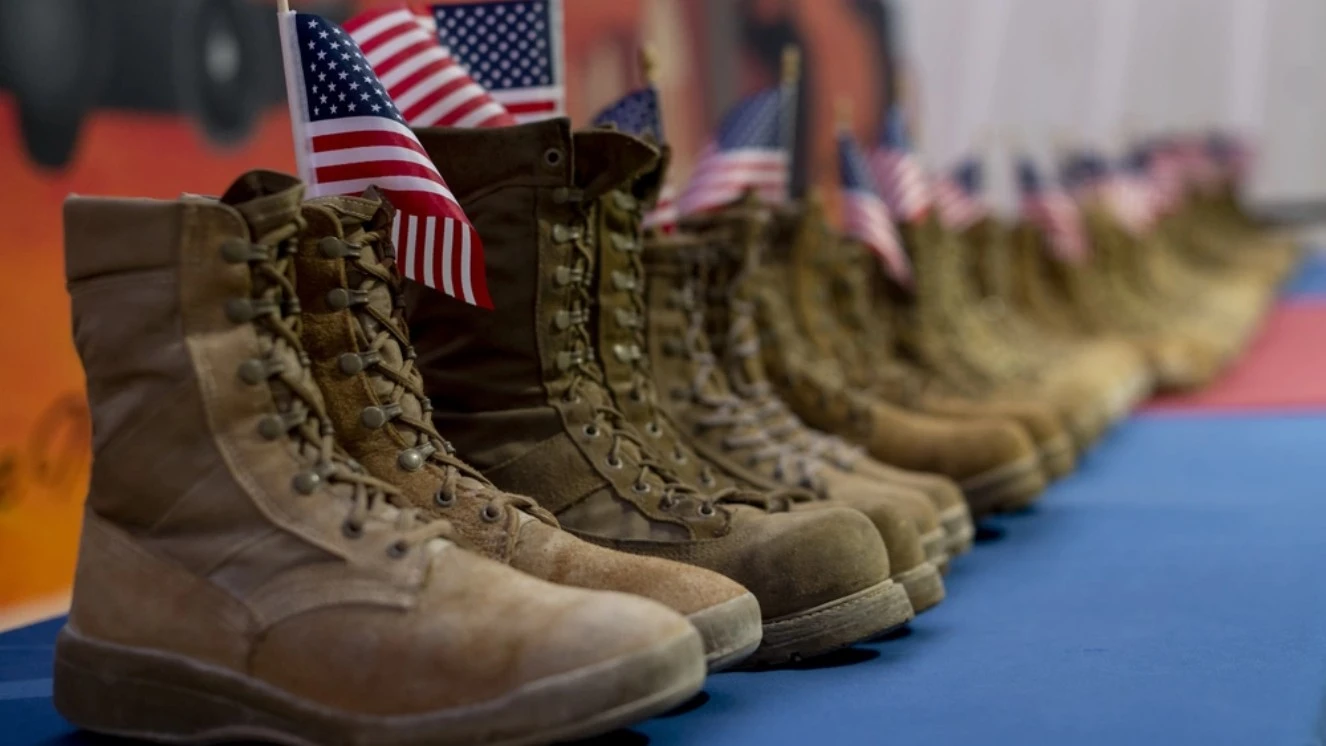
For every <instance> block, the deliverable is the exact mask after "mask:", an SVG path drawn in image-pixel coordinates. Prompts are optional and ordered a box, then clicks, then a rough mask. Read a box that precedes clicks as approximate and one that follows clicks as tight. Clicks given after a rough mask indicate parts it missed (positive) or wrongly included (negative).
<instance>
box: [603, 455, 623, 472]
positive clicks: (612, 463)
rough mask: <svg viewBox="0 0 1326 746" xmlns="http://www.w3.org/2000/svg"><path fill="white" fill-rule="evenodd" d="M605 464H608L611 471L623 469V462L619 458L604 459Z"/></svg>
mask: <svg viewBox="0 0 1326 746" xmlns="http://www.w3.org/2000/svg"><path fill="white" fill-rule="evenodd" d="M603 463H605V464H607V465H608V468H609V469H620V468H622V460H621V459H619V458H617V457H616V456H609V457H608V458H606V459H604V461H603Z"/></svg>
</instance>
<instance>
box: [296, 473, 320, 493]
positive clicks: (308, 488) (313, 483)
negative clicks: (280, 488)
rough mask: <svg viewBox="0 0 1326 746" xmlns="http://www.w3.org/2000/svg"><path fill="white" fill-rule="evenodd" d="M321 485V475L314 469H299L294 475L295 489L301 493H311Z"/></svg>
mask: <svg viewBox="0 0 1326 746" xmlns="http://www.w3.org/2000/svg"><path fill="white" fill-rule="evenodd" d="M321 485H322V477H321V476H320V475H319V474H318V473H317V472H316V471H301V472H300V473H298V474H296V475H295V478H294V487H295V491H296V492H298V493H299V494H301V495H311V494H313V493H314V492H316V491H317V490H318V487H320V486H321Z"/></svg>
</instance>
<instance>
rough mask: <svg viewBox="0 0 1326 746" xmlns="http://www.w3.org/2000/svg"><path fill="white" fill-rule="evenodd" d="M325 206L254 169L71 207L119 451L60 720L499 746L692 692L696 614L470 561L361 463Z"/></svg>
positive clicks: (94, 506) (80, 293)
mask: <svg viewBox="0 0 1326 746" xmlns="http://www.w3.org/2000/svg"><path fill="white" fill-rule="evenodd" d="M302 193H303V187H302V185H300V184H299V182H297V181H296V180H294V179H293V178H291V177H286V176H281V175H278V174H272V173H266V172H254V173H251V174H248V175H247V176H245V177H243V178H241V179H240V180H239V181H237V182H236V183H235V184H234V185H233V186H232V187H231V188H230V189H229V190H228V191H227V192H226V194H225V195H224V196H223V197H222V198H220V200H212V199H203V198H192V197H186V198H183V199H181V200H179V201H173V202H158V201H150V200H129V199H89V198H74V199H71V200H70V201H69V202H67V203H66V205H65V241H66V244H65V246H66V249H65V253H66V256H65V267H66V273H67V277H68V282H69V292H70V295H71V298H72V304H73V326H74V343H75V346H76V347H77V349H78V352H79V356H80V357H81V359H82V363H83V368H84V370H85V371H86V373H87V385H88V398H89V402H90V407H91V414H92V423H93V432H94V433H95V436H94V442H93V466H92V476H91V484H90V487H89V490H88V501H87V511H86V515H85V518H84V523H83V534H82V543H81V546H80V549H79V558H78V565H77V572H76V576H75V579H74V594H73V606H72V609H71V611H70V615H69V620H68V622H67V624H66V625H65V627H64V628H63V629H62V630H61V632H60V634H59V637H58V639H57V641H56V646H55V678H54V701H55V707H56V709H57V710H59V712H60V713H61V714H63V715H64V716H65V717H66V718H68V719H69V720H70V721H71V722H73V723H74V724H76V725H78V726H80V727H83V728H87V729H90V730H94V731H98V732H102V733H109V734H114V735H116V736H130V737H136V738H145V739H149V740H155V741H167V742H181V743H183V742H199V743H201V742H215V741H240V740H243V741H248V740H252V739H262V740H270V741H280V742H285V743H318V744H347V745H348V744H384V745H385V744H392V745H400V744H420V745H422V744H480V743H484V744H489V743H495V742H503V743H533V742H536V741H537V742H546V741H553V740H560V739H566V738H571V737H578V736H586V735H590V734H594V733H599V732H601V731H606V730H610V729H612V728H614V727H616V726H619V725H622V724H625V723H627V722H630V721H632V720H635V719H638V718H641V717H645V716H647V715H650V714H653V713H657V712H660V711H663V710H666V709H668V708H669V707H672V706H674V705H676V704H677V703H679V702H681V701H683V700H685V699H686V698H688V697H690V696H691V695H692V694H693V693H694V692H696V691H697V690H698V689H699V687H700V686H701V684H702V682H703V679H704V655H703V649H702V646H701V642H700V638H699V635H698V634H697V633H696V632H695V630H694V628H693V627H692V626H691V625H690V624H688V623H687V622H686V620H685V619H684V618H683V617H682V616H681V615H679V614H677V613H675V612H673V611H671V610H669V609H667V608H666V607H664V606H662V605H660V604H658V603H657V602H654V601H651V600H648V599H644V598H639V597H636V596H630V595H626V594H620V593H609V592H599V591H587V590H582V589H578V588H568V587H564V586H558V585H553V584H551V583H546V582H544V581H542V580H538V579H536V578H532V577H529V576H527V575H525V574H523V573H520V572H517V571H516V570H513V569H511V568H508V567H505V566H503V565H501V564H499V563H496V562H492V561H490V560H487V559H485V558H483V557H481V556H479V555H478V554H475V553H472V552H469V551H466V550H464V549H462V548H461V546H460V545H459V544H458V543H457V542H458V541H459V538H458V536H457V534H456V532H455V530H454V529H453V527H452V526H451V525H450V524H449V523H447V522H446V521H427V520H423V519H422V518H421V517H420V516H419V515H418V514H417V513H416V511H415V510H413V509H412V508H410V507H409V505H408V504H407V502H406V501H405V500H402V499H401V497H400V496H399V494H398V493H397V492H396V491H395V490H394V489H393V488H392V487H391V486H390V485H387V484H385V483H383V482H381V481H379V480H377V479H376V478H374V477H372V476H371V475H369V474H367V473H365V471H364V470H363V469H362V467H360V466H359V465H358V464H356V463H355V462H353V461H351V460H349V459H348V458H347V457H345V456H344V455H343V453H342V451H340V450H339V449H338V447H337V445H336V443H335V441H334V439H333V438H334V436H333V431H332V429H331V427H330V425H329V419H328V417H327V412H326V407H325V403H324V400H323V398H322V396H321V395H320V393H319V391H318V388H317V386H316V385H315V384H314V382H313V380H312V376H311V374H310V372H309V369H308V364H307V357H306V355H305V353H304V351H303V349H302V347H301V345H300V322H301V319H300V307H299V302H298V299H297V298H296V296H295V286H294V282H295V280H294V274H293V269H294V268H293V265H292V262H291V257H292V255H293V254H294V252H295V250H296V245H297V243H298V242H299V241H300V238H301V235H302V231H303V226H304V222H303V219H302V217H301V211H300V200H301V198H302Z"/></svg>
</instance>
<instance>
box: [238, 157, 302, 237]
mask: <svg viewBox="0 0 1326 746" xmlns="http://www.w3.org/2000/svg"><path fill="white" fill-rule="evenodd" d="M221 201H222V202H223V203H225V204H227V205H230V206H231V207H233V208H235V209H236V210H238V211H239V213H240V214H241V215H243V216H244V220H245V221H247V222H248V224H249V226H250V227H251V228H252V230H253V235H254V237H258V236H261V235H263V234H265V233H267V232H269V231H272V230H274V229H277V228H281V227H283V226H286V225H289V224H290V223H292V222H294V221H295V219H296V217H297V216H298V215H299V205H300V203H301V202H303V201H304V183H303V182H301V181H300V180H299V179H296V178H295V177H293V176H288V175H286V174H281V173H277V172H275V171H250V172H248V173H246V174H244V175H243V176H241V177H239V178H238V179H236V180H235V183H233V184H231V185H230V188H229V189H227V190H226V192H225V194H224V195H222V196H221Z"/></svg>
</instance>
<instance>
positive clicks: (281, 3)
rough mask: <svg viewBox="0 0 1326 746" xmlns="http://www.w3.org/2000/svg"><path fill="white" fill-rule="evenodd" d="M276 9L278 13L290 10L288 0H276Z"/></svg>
mask: <svg viewBox="0 0 1326 746" xmlns="http://www.w3.org/2000/svg"><path fill="white" fill-rule="evenodd" d="M276 10H277V12H278V13H289V12H290V0H277V2H276Z"/></svg>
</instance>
